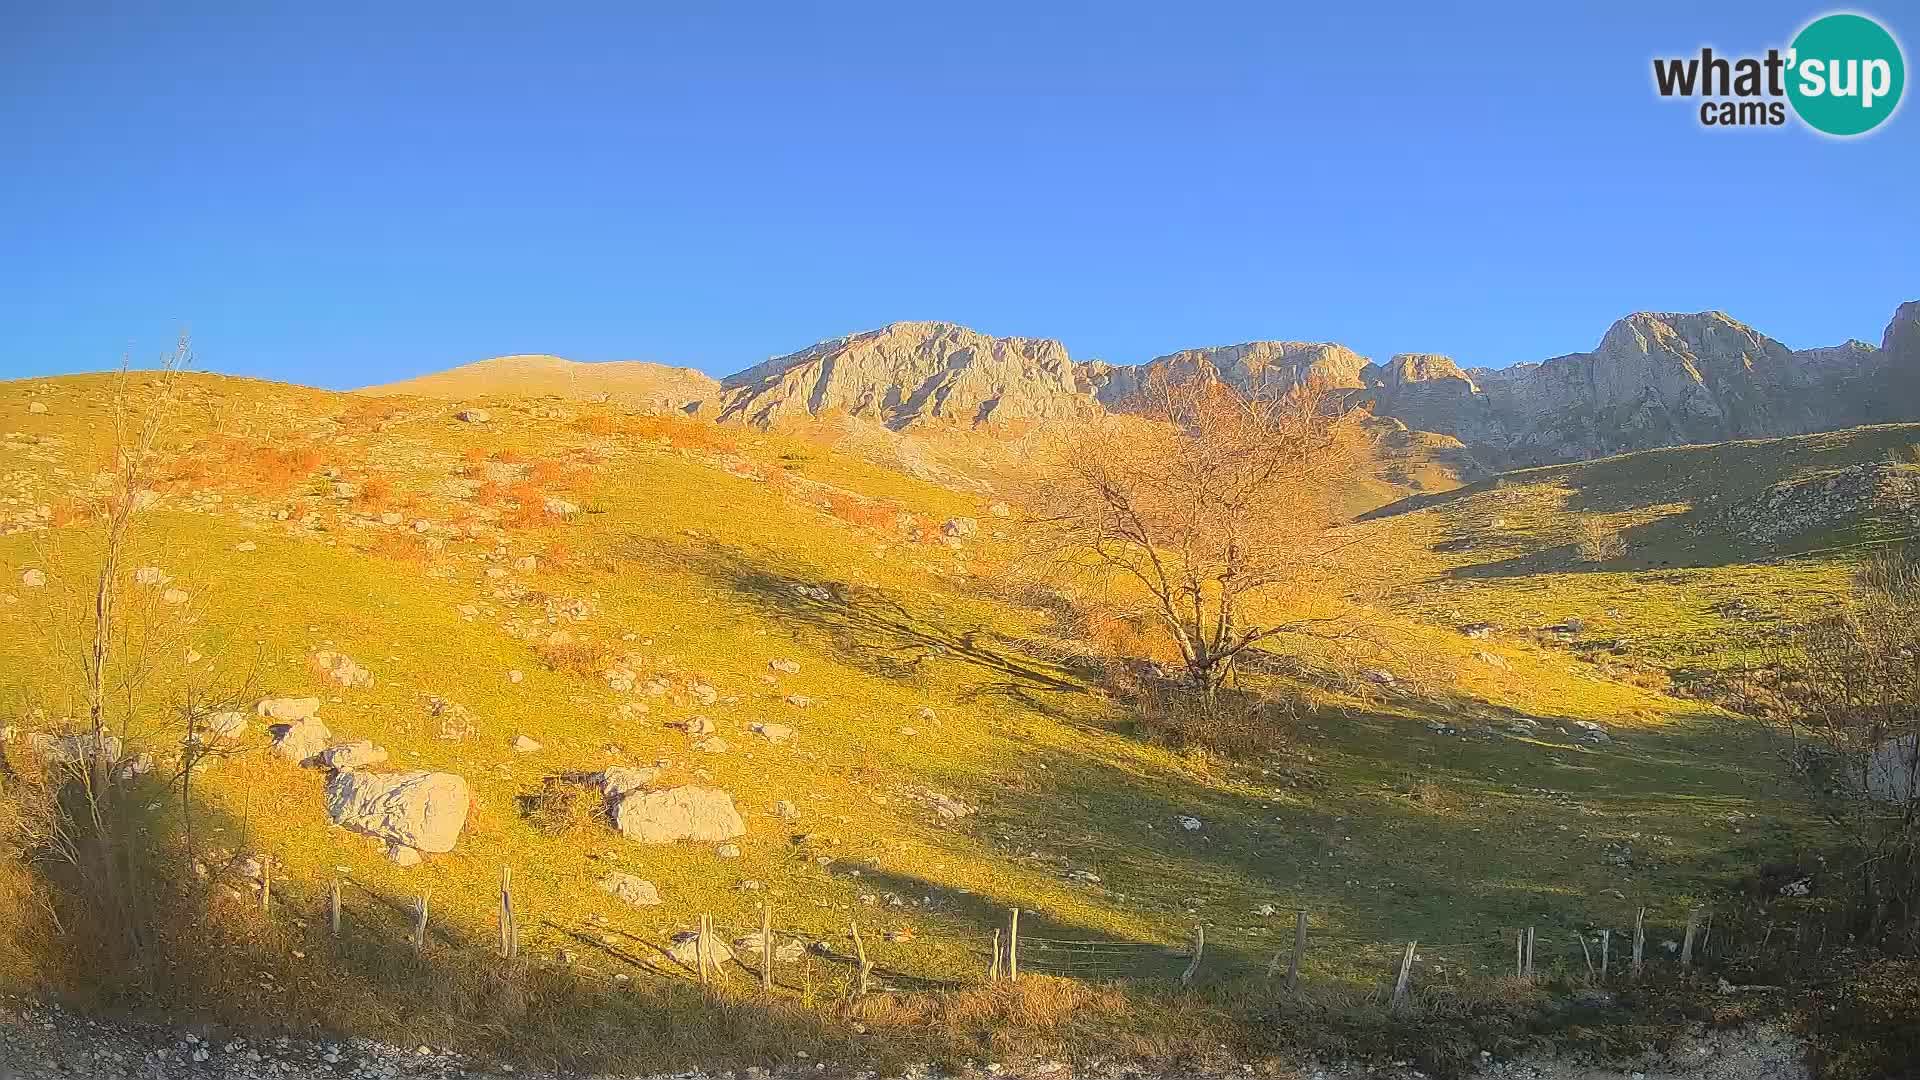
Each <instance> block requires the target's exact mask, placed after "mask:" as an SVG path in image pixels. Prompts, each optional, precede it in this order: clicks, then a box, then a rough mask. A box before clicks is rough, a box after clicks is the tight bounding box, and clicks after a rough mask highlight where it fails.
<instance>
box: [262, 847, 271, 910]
mask: <svg viewBox="0 0 1920 1080" xmlns="http://www.w3.org/2000/svg"><path fill="white" fill-rule="evenodd" d="M272 910H273V856H271V855H262V856H260V913H261V914H263V915H264V914H267V913H268V912H270V911H272Z"/></svg>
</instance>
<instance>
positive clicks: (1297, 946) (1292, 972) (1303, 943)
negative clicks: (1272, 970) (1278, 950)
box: [1286, 911, 1308, 992]
mask: <svg viewBox="0 0 1920 1080" xmlns="http://www.w3.org/2000/svg"><path fill="white" fill-rule="evenodd" d="M1306 955H1308V913H1306V911H1296V913H1294V955H1292V959H1288V961H1286V990H1288V992H1294V990H1300V961H1302V959H1304V957H1306Z"/></svg>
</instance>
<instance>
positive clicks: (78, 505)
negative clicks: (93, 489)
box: [53, 499, 93, 529]
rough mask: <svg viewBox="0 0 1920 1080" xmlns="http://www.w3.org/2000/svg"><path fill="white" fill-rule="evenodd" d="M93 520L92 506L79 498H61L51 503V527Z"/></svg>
mask: <svg viewBox="0 0 1920 1080" xmlns="http://www.w3.org/2000/svg"><path fill="white" fill-rule="evenodd" d="M91 520H93V507H92V506H90V505H88V504H87V503H85V502H83V501H81V500H79V499H61V500H60V501H59V502H57V503H54V504H53V527H54V528H56V529H58V528H61V527H62V526H66V525H71V524H73V523H74V522H76V521H91Z"/></svg>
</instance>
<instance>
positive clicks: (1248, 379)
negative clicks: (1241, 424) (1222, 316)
mask: <svg viewBox="0 0 1920 1080" xmlns="http://www.w3.org/2000/svg"><path fill="white" fill-rule="evenodd" d="M1366 367H1368V364H1367V358H1366V357H1364V356H1361V355H1360V354H1358V353H1356V352H1354V351H1353V350H1352V349H1349V348H1347V347H1346V346H1344V345H1335V344H1332V343H1329V342H1312V341H1249V342H1246V343H1244V344H1241V345H1214V346H1209V347H1207V348H1203V349H1183V350H1181V351H1180V352H1176V353H1168V354H1167V355H1165V356H1158V357H1155V358H1153V359H1152V360H1149V361H1147V362H1146V363H1144V364H1140V365H1137V366H1120V365H1114V364H1108V363H1106V362H1104V361H1099V360H1096V361H1091V362H1089V363H1086V364H1082V365H1080V372H1079V386H1080V388H1081V389H1082V390H1083V391H1085V392H1087V393H1090V394H1092V395H1093V397H1094V399H1095V400H1096V401H1098V402H1099V403H1100V404H1101V405H1104V406H1106V407H1107V408H1109V409H1117V410H1125V409H1127V408H1128V407H1129V404H1130V403H1131V402H1132V401H1133V400H1134V399H1136V398H1137V397H1138V396H1139V393H1140V390H1141V388H1142V387H1144V386H1145V385H1146V384H1147V382H1148V381H1149V380H1150V379H1151V378H1152V377H1153V376H1154V375H1155V374H1156V373H1158V372H1165V373H1166V375H1167V377H1168V378H1171V379H1188V378H1193V377H1196V376H1199V377H1203V378H1209V379H1219V380H1221V381H1223V382H1227V383H1230V384H1232V385H1234V386H1236V387H1239V388H1240V389H1242V390H1252V389H1254V388H1256V387H1258V388H1262V389H1276V388H1284V387H1287V386H1293V385H1296V384H1298V383H1301V382H1303V381H1306V380H1308V379H1318V380H1321V381H1322V382H1324V383H1326V385H1328V386H1332V387H1336V388H1343V389H1348V388H1350V389H1359V388H1360V387H1362V386H1364V385H1365V384H1364V383H1363V382H1362V381H1361V378H1360V373H1361V371H1362V370H1364V369H1365V368H1366Z"/></svg>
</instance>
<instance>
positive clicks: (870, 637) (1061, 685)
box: [682, 544, 1087, 693]
mask: <svg viewBox="0 0 1920 1080" xmlns="http://www.w3.org/2000/svg"><path fill="white" fill-rule="evenodd" d="M685 557H686V556H685V555H684V554H683V556H682V558H685ZM693 560H694V562H695V569H696V570H698V571H699V572H701V573H704V574H705V575H706V576H707V577H708V578H710V579H711V580H713V581H715V582H716V583H718V584H720V585H722V586H724V587H726V588H729V589H731V590H733V591H734V592H735V593H737V594H739V595H741V596H743V597H746V598H747V599H749V600H752V601H753V602H755V603H757V604H759V605H760V606H761V607H762V608H764V609H765V610H766V611H768V612H770V613H772V614H774V615H775V616H777V617H778V618H780V619H781V620H782V621H784V622H786V623H787V624H789V625H793V626H804V627H808V628H810V629H812V630H814V631H816V632H817V633H819V634H820V635H821V636H822V637H823V638H825V640H826V641H827V642H828V643H829V645H830V646H831V648H832V650H833V652H834V655H835V658H836V659H838V660H840V661H841V662H843V663H845V664H846V665H848V666H850V667H853V668H856V669H858V670H861V671H865V672H867V673H869V674H872V675H877V676H879V677H881V678H885V679H890V680H894V681H906V680H910V679H912V678H914V677H915V676H916V675H917V674H918V673H919V672H920V670H921V669H922V668H923V667H924V666H925V665H927V664H929V663H932V662H937V661H949V662H952V663H957V664H961V665H965V666H967V667H971V668H974V669H977V670H979V671H981V672H984V673H988V674H990V675H993V676H997V677H998V678H999V680H1000V681H1001V682H1003V683H1005V684H1007V685H1009V686H1011V687H1016V688H1019V689H1021V690H1024V691H1028V692H1035V691H1038V692H1047V693H1085V692H1086V690H1087V686H1086V683H1085V681H1084V677H1083V673H1080V672H1076V671H1074V670H1073V669H1071V668H1069V667H1067V666H1065V665H1063V664H1060V663H1057V662H1054V661H1050V660H1045V659H1040V658H1037V657H1034V656H1031V655H1027V654H1025V653H1023V652H1021V651H1019V649H1018V648H1017V643H1016V642H1014V641H1012V640H1011V639H1008V638H1006V637H1004V636H1002V635H1000V634H997V633H995V632H993V631H992V630H988V629H984V628H979V627H968V628H955V627H950V626H946V625H943V624H941V623H939V622H936V621H934V620H931V619H927V618H924V617H922V616H920V615H917V614H915V613H914V612H913V611H912V610H910V609H909V608H908V607H907V606H906V605H905V604H903V603H901V602H900V601H899V600H898V599H896V598H894V597H893V596H891V595H889V594H888V593H886V592H885V591H883V590H880V589H876V588H870V587H867V586H862V585H855V584H849V583H847V582H844V581H810V580H806V579H804V578H801V577H797V576H794V575H792V574H787V573H782V572H780V571H779V570H776V569H773V568H771V567H767V566H764V565H761V564H759V563H756V562H755V561H753V560H752V559H751V558H749V557H748V555H747V554H746V553H745V552H744V551H741V550H740V549H738V548H732V547H725V546H722V545H717V544H715V545H710V546H708V547H707V548H705V549H704V550H702V551H701V552H699V553H698V554H697V555H695V556H693Z"/></svg>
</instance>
